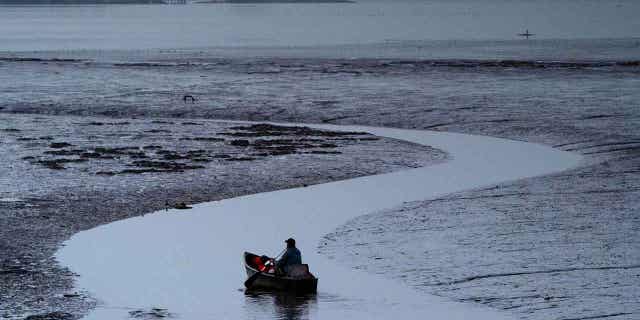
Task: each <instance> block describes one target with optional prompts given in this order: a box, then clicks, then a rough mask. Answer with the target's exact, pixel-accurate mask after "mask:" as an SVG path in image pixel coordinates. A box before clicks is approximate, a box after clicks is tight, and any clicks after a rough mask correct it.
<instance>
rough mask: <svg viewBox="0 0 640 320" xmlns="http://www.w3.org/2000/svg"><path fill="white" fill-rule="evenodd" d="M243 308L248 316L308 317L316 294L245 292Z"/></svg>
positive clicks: (314, 304) (284, 318)
mask: <svg viewBox="0 0 640 320" xmlns="http://www.w3.org/2000/svg"><path fill="white" fill-rule="evenodd" d="M245 302H246V303H245V309H246V310H247V313H248V318H252V319H256V318H263V317H264V318H266V319H283V320H293V319H296V320H297V319H309V317H310V314H311V313H312V311H314V310H315V309H316V307H317V302H318V296H317V295H315V294H310V295H296V294H292V293H274V292H246V293H245Z"/></svg>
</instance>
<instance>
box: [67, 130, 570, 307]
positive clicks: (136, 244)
mask: <svg viewBox="0 0 640 320" xmlns="http://www.w3.org/2000/svg"><path fill="white" fill-rule="evenodd" d="M305 126H310V127H315V128H323V129H331V130H348V131H365V132H369V133H371V134H374V135H378V136H384V137H389V138H395V139H401V140H406V141H409V142H413V143H418V144H423V145H428V146H431V147H434V148H438V149H440V150H443V151H445V152H447V153H449V155H450V160H449V161H447V162H445V163H441V164H436V165H433V166H429V167H424V168H418V169H411V170H405V171H399V172H393V173H389V174H382V175H375V176H368V177H362V178H356V179H350V180H344V181H338V182H331V183H326V184H321V185H315V186H309V187H304V188H296V189H288V190H281V191H275V192H268V193H260V194H254V195H249V196H242V197H237V198H231V199H226V200H222V201H216V202H208V203H201V204H198V205H195V206H194V207H193V209H192V210H168V211H158V212H155V213H152V214H148V215H145V216H141V217H135V218H129V219H126V220H121V221H118V222H115V223H111V224H107V225H103V226H100V227H97V228H94V229H91V230H88V231H84V232H80V233H78V234H76V235H74V236H73V237H72V238H71V239H69V240H68V241H67V242H65V244H64V246H63V247H62V248H61V249H60V251H59V252H58V253H57V259H58V261H59V262H60V263H61V264H62V265H64V266H67V267H69V268H70V269H71V270H72V271H73V272H75V273H77V274H78V275H79V277H78V279H77V283H76V286H77V288H78V289H79V290H84V291H87V292H89V293H90V294H91V295H92V296H94V297H95V298H97V299H98V300H99V305H98V307H97V308H96V309H94V310H92V311H91V313H90V314H89V315H88V316H87V317H86V319H100V320H102V319H105V320H106V319H122V318H127V317H131V316H136V315H142V316H144V315H147V314H151V315H152V314H154V312H155V313H161V314H163V315H165V316H174V317H176V318H180V319H274V318H277V319H392V318H396V319H491V320H497V319H510V318H514V316H513V315H511V314H508V313H505V312H502V311H496V310H493V309H489V308H487V307H484V306H480V305H476V304H473V303H459V302H453V301H450V300H448V299H445V298H441V297H436V296H431V295H426V294H424V293H419V292H417V291H415V290H413V289H411V288H409V287H407V286H406V285H404V284H402V283H398V282H396V281H391V280H388V279H384V278H381V277H380V276H377V275H371V274H367V273H364V272H362V271H358V270H352V269H349V268H346V267H342V266H340V265H339V264H338V263H336V262H335V261H332V260H331V259H330V258H329V257H326V256H323V255H320V254H318V253H316V247H317V245H318V243H319V241H320V239H321V238H322V237H323V236H324V235H326V234H327V233H330V232H332V231H333V230H335V228H336V227H338V226H340V225H341V224H344V223H345V222H347V221H348V220H349V219H352V218H354V217H357V216H360V215H364V214H369V213H373V212H376V211H380V210H383V209H388V208H391V207H394V206H398V205H401V204H402V203H404V202H408V201H416V200H426V199H432V198H436V197H439V196H442V195H445V194H449V193H453V192H458V191H463V190H469V189H474V188H478V187H482V186H487V185H492V184H496V183H501V182H506V181H512V180H517V179H522V178H527V177H533V176H539V175H544V174H550V173H553V172H559V171H562V170H567V169H569V168H573V167H576V166H578V165H579V164H580V163H581V160H582V157H581V156H580V155H577V154H575V153H569V152H565V151H560V150H557V149H553V148H551V147H548V146H543V145H539V144H532V143H526V142H519V141H511V140H505V139H498V138H492V137H486V136H475V135H465V134H454V133H443V132H432V131H418V130H402V129H389V128H373V127H361V126H330V125H322V126H320V125H306V124H305ZM290 236H291V237H294V238H296V240H297V242H298V247H299V248H301V251H302V253H303V262H305V263H308V264H309V265H310V267H311V271H312V272H313V273H314V274H316V275H317V276H318V277H319V279H320V280H319V288H318V294H317V296H314V297H308V298H305V299H298V300H296V301H293V302H292V301H287V300H286V298H284V299H283V298H282V297H279V296H277V295H276V296H272V295H257V296H250V295H246V294H245V293H244V291H243V290H242V283H243V281H244V279H245V277H246V276H245V273H244V268H243V266H242V261H241V260H242V259H241V258H242V253H243V252H244V251H251V252H258V253H264V254H269V255H275V254H276V253H277V252H278V251H279V250H280V247H282V246H283V243H282V241H283V239H286V238H288V237H290ZM433 245H437V243H434V244H433ZM154 308H155V309H154ZM154 310H155V311H154Z"/></svg>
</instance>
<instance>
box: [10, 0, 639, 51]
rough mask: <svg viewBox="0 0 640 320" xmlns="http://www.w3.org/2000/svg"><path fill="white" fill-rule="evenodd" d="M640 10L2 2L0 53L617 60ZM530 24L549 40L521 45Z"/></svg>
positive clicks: (588, 1)
mask: <svg viewBox="0 0 640 320" xmlns="http://www.w3.org/2000/svg"><path fill="white" fill-rule="evenodd" d="M638 13H640V2H638V1H634V0H613V1H600V0H561V1H552V0H542V1H523V0H519V1H509V0H481V1H470V0H454V1H444V0H436V1H427V0H425V1H414V2H400V1H387V2H370V1H363V2H359V3H354V4H299V5H296V4H259V5H252V4H242V5H240V4H218V5H204V4H202V5H186V6H184V5H183V6H158V5H148V6H144V5H141V6H137V5H136V6H121V5H117V6H2V7H0V51H33V50H38V51H41V50H77V49H122V50H131V49H150V48H172V49H174V48H217V49H218V50H221V49H225V48H226V49H229V48H238V47H241V48H243V47H244V48H246V47H251V48H255V47H259V48H262V49H263V50H262V51H258V52H256V51H255V50H254V51H250V53H248V52H247V50H241V52H238V50H234V51H231V52H230V53H229V54H232V55H236V54H250V55H263V54H270V53H273V54H275V55H278V56H281V55H283V54H296V55H302V56H308V55H323V56H324V55H338V56H352V57H360V56H404V57H411V56H415V57H451V56H452V55H455V56H462V57H492V56H495V55H497V56H508V57H516V58H517V57H518V56H520V55H524V56H536V57H537V56H543V57H544V56H547V57H554V56H559V57H563V58H589V57H591V56H594V57H596V58H602V57H606V56H613V57H619V56H620V55H621V53H620V51H625V52H627V53H625V54H624V55H628V52H629V50H632V51H633V52H634V53H636V55H637V53H638V52H639V50H640V49H638V47H639V46H640V38H636V39H632V38H634V37H640V19H637V15H638ZM525 29H528V30H530V31H531V32H532V33H535V34H536V36H535V37H534V39H536V40H547V41H529V42H524V41H518V40H520V39H518V36H517V35H516V34H517V33H519V32H523V31H524V30H525ZM550 39H553V41H548V40H550ZM578 39H581V40H580V41H578ZM585 39H587V41H585ZM593 39H626V40H627V41H623V42H622V43H616V44H614V45H612V44H611V43H609V42H605V43H604V44H603V43H602V42H597V43H596V44H595V45H594V44H593V43H591V41H588V40H593ZM362 46H364V47H362ZM309 47H312V48H313V47H315V48H313V50H310V48H309ZM267 49H268V50H267ZM274 51H275V52H274ZM461 51H462V52H461ZM217 54H221V53H220V52H218V53H217Z"/></svg>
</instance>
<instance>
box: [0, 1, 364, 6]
mask: <svg viewBox="0 0 640 320" xmlns="http://www.w3.org/2000/svg"><path fill="white" fill-rule="evenodd" d="M225 3H246V4H251V3H253V4H259V3H355V1H351V0H202V1H192V2H190V3H181V4H225ZM97 4H100V5H110V4H174V3H173V2H172V1H171V0H166V1H163V0H90V1H84V0H27V1H22V0H0V5H97ZM177 4H180V3H177Z"/></svg>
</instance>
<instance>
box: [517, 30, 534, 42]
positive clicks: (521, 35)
mask: <svg viewBox="0 0 640 320" xmlns="http://www.w3.org/2000/svg"><path fill="white" fill-rule="evenodd" d="M518 36H520V37H525V38H527V40H529V37H533V36H535V34H533V33H529V29H527V30H525V31H524V33H518Z"/></svg>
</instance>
